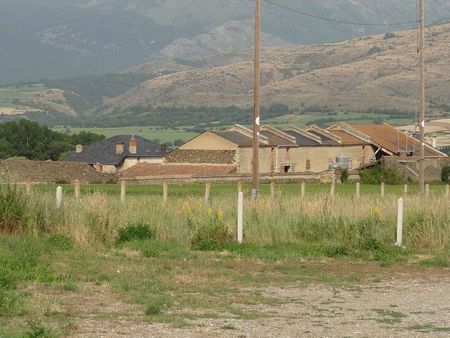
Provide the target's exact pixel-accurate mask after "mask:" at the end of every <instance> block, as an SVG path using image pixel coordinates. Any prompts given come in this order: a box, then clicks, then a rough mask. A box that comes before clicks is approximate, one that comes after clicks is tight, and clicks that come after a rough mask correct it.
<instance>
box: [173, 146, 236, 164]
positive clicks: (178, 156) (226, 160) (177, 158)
mask: <svg viewBox="0 0 450 338" xmlns="http://www.w3.org/2000/svg"><path fill="white" fill-rule="evenodd" d="M235 158H236V151H234V150H196V149H176V150H174V151H172V152H171V153H169V154H168V155H167V156H166V157H165V160H166V162H168V163H216V164H234V163H235V162H236V160H235Z"/></svg>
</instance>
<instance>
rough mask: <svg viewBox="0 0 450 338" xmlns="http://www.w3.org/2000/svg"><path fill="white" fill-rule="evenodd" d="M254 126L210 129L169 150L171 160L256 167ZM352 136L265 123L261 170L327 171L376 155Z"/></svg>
mask: <svg viewBox="0 0 450 338" xmlns="http://www.w3.org/2000/svg"><path fill="white" fill-rule="evenodd" d="M252 137H253V134H252V130H250V129H248V128H246V127H244V126H241V125H234V126H232V127H230V128H228V129H227V130H225V131H214V130H212V131H206V132H204V133H202V134H200V135H199V136H197V137H195V138H194V139H192V140H190V141H188V142H187V143H185V144H184V145H182V146H181V147H179V148H178V149H176V150H174V151H173V152H171V153H169V154H168V155H167V156H166V158H165V160H166V162H169V163H208V164H217V165H218V164H234V165H235V166H236V172H237V173H238V174H248V173H250V172H251V170H252V157H253V155H252V154H253V150H252V145H253V141H252ZM347 139H350V137H347V138H346V142H344V143H343V142H342V140H341V138H340V137H339V136H337V135H335V134H333V133H332V132H330V131H328V130H324V129H322V128H319V127H317V126H310V127H308V128H307V129H300V128H297V127H289V128H286V129H285V130H280V129H277V128H273V127H270V126H262V127H261V132H260V138H259V147H260V153H259V158H260V159H259V160H260V163H259V167H260V172H261V173H273V174H275V173H292V172H315V173H318V172H323V171H326V170H328V169H330V168H332V167H333V166H335V165H336V159H337V158H338V157H341V158H347V159H348V163H349V164H350V169H351V168H356V167H359V166H362V165H365V164H366V163H369V161H370V160H371V159H372V158H374V152H373V148H372V147H371V146H370V143H368V142H367V141H364V140H361V139H358V138H353V139H352V140H351V141H352V142H350V140H348V142H347Z"/></svg>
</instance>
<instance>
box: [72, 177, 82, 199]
mask: <svg viewBox="0 0 450 338" xmlns="http://www.w3.org/2000/svg"><path fill="white" fill-rule="evenodd" d="M73 183H74V185H75V199H76V200H79V199H80V196H81V183H80V180H75V181H74V182H73Z"/></svg>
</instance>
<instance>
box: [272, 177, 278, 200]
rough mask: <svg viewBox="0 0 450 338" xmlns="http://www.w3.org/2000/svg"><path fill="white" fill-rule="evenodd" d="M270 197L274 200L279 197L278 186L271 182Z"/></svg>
mask: <svg viewBox="0 0 450 338" xmlns="http://www.w3.org/2000/svg"><path fill="white" fill-rule="evenodd" d="M270 196H271V197H272V199H273V200H274V199H275V198H276V197H277V191H276V185H275V182H274V181H272V182H270Z"/></svg>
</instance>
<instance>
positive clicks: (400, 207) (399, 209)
mask: <svg viewBox="0 0 450 338" xmlns="http://www.w3.org/2000/svg"><path fill="white" fill-rule="evenodd" d="M402 243H403V198H401V197H400V198H399V199H398V201H397V243H395V245H397V246H402Z"/></svg>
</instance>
